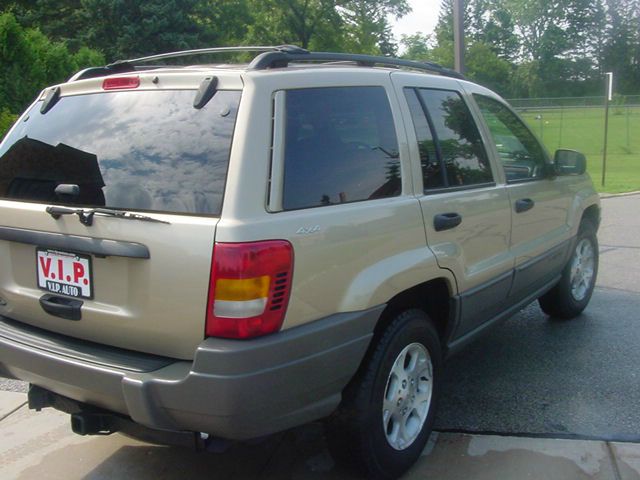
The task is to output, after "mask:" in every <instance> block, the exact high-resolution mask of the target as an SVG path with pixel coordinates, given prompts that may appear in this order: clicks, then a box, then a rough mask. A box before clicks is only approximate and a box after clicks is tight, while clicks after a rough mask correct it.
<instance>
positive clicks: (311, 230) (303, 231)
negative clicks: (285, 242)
mask: <svg viewBox="0 0 640 480" xmlns="http://www.w3.org/2000/svg"><path fill="white" fill-rule="evenodd" d="M319 231H320V225H314V226H313V227H300V228H299V229H298V230H297V231H296V235H311V234H312V233H316V232H319Z"/></svg>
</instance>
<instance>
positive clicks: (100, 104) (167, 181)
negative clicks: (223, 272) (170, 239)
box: [0, 90, 240, 215]
mask: <svg viewBox="0 0 640 480" xmlns="http://www.w3.org/2000/svg"><path fill="white" fill-rule="evenodd" d="M194 96H195V91H193V90H181V91H151V92H150V91H137V92H118V93H99V94H91V95H77V96H71V97H63V98H62V99H60V101H59V102H58V103H57V104H56V105H55V106H54V107H53V108H52V109H51V110H50V111H49V112H47V113H46V114H45V115H42V114H41V113H40V106H41V104H40V103H37V104H36V105H35V106H34V108H33V109H32V110H31V111H30V112H29V113H28V115H27V116H26V117H25V120H24V121H22V122H21V123H20V124H19V125H18V126H17V127H16V128H15V129H14V130H13V132H12V133H11V134H10V136H9V137H7V138H6V139H5V142H4V143H3V144H2V146H1V147H0V198H4V199H17V200H23V201H33V202H42V203H50V204H70V203H73V204H77V205H85V206H92V207H93V206H96V207H104V206H106V207H110V208H121V209H127V210H146V211H162V212H172V213H193V214H203V215H219V214H220V211H221V208H222V196H223V193H224V186H225V181H226V175H227V167H228V164H229V153H230V149H231V139H232V136H233V128H234V124H235V119H236V114H237V110H238V105H239V103H240V92H239V91H219V92H217V93H216V95H215V96H214V97H213V98H212V99H211V101H210V102H209V103H208V104H207V105H206V106H205V107H204V108H202V109H200V110H198V109H195V108H193V99H194ZM59 184H76V185H79V187H80V194H79V195H78V196H77V197H66V198H60V197H58V196H57V195H56V194H55V192H54V190H55V188H56V187H57V186H58V185H59Z"/></svg>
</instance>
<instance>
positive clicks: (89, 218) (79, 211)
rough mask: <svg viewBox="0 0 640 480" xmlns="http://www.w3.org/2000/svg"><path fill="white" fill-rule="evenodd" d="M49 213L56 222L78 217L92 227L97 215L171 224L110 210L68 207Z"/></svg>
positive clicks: (48, 211) (54, 209)
mask: <svg viewBox="0 0 640 480" xmlns="http://www.w3.org/2000/svg"><path fill="white" fill-rule="evenodd" d="M47 213H48V214H49V215H51V216H52V217H53V218H55V219H56V220H57V219H59V218H60V217H61V216H62V215H77V216H78V219H79V220H80V223H82V224H83V225H86V226H88V227H90V226H91V225H93V216H94V215H95V214H99V215H105V216H108V217H117V218H124V219H125V220H141V221H143V222H156V223H167V224H168V223H169V222H167V221H165V220H158V219H157V218H152V217H147V216H146V215H140V214H139V213H131V212H125V211H123V210H112V209H110V208H89V209H86V210H85V209H83V208H67V207H47Z"/></svg>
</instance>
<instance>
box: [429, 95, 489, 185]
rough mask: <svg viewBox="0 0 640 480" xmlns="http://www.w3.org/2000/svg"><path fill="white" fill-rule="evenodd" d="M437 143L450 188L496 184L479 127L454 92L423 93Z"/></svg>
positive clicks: (460, 98) (462, 101)
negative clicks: (493, 182)
mask: <svg viewBox="0 0 640 480" xmlns="http://www.w3.org/2000/svg"><path fill="white" fill-rule="evenodd" d="M419 94H420V97H421V99H422V101H423V102H424V104H425V106H426V108H427V111H428V113H429V115H430V117H431V121H432V123H433V128H434V130H435V134H436V136H437V139H438V145H439V149H440V154H441V156H442V161H443V163H444V167H445V170H446V173H447V181H448V186H450V187H457V186H467V185H476V184H482V183H488V182H492V181H493V176H492V174H491V167H490V165H489V159H488V157H487V154H486V151H485V149H484V145H483V143H482V139H481V137H480V133H479V132H478V128H477V126H476V123H475V121H474V119H473V117H472V116H471V113H470V112H469V109H468V108H467V105H466V104H465V102H464V100H463V99H462V97H461V96H460V95H459V94H458V93H457V92H453V91H447V90H431V89H420V90H419Z"/></svg>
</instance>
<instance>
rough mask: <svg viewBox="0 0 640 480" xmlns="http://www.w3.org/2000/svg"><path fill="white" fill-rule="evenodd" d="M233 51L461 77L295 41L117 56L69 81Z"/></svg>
mask: <svg viewBox="0 0 640 480" xmlns="http://www.w3.org/2000/svg"><path fill="white" fill-rule="evenodd" d="M234 52H259V55H258V56H256V57H255V58H254V59H253V61H252V62H251V63H250V64H249V70H267V69H271V68H283V67H286V66H288V65H289V63H291V62H349V63H356V64H357V65H360V66H363V67H373V66H375V65H384V66H393V67H405V68H410V69H413V70H421V71H425V72H430V73H437V74H439V75H443V76H446V77H453V78H460V79H464V78H465V77H464V76H463V75H462V74H460V73H458V72H456V71H454V70H451V69H449V68H445V67H443V66H441V65H438V64H437V63H433V62H416V61H413V60H404V59H401V58H393V57H382V56H375V55H362V54H354V53H333V52H310V51H308V50H305V49H304V48H300V47H297V46H295V45H280V46H272V47H269V46H245V47H214V48H199V49H196V50H182V51H179V52H170V53H161V54H158V55H150V56H147V57H140V58H133V59H130V60H118V61H116V62H113V63H110V64H109V65H105V66H103V67H92V68H87V69H85V70H81V71H79V72H78V73H76V74H75V75H73V76H72V77H71V78H70V79H69V81H70V82H73V81H76V80H83V79H86V78H93V77H101V76H104V75H112V74H114V73H124V72H134V71H137V70H151V69H154V68H162V67H164V66H165V65H139V64H140V63H146V62H150V61H153V60H166V59H169V58H179V57H187V56H192V55H206V54H210V53H234Z"/></svg>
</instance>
